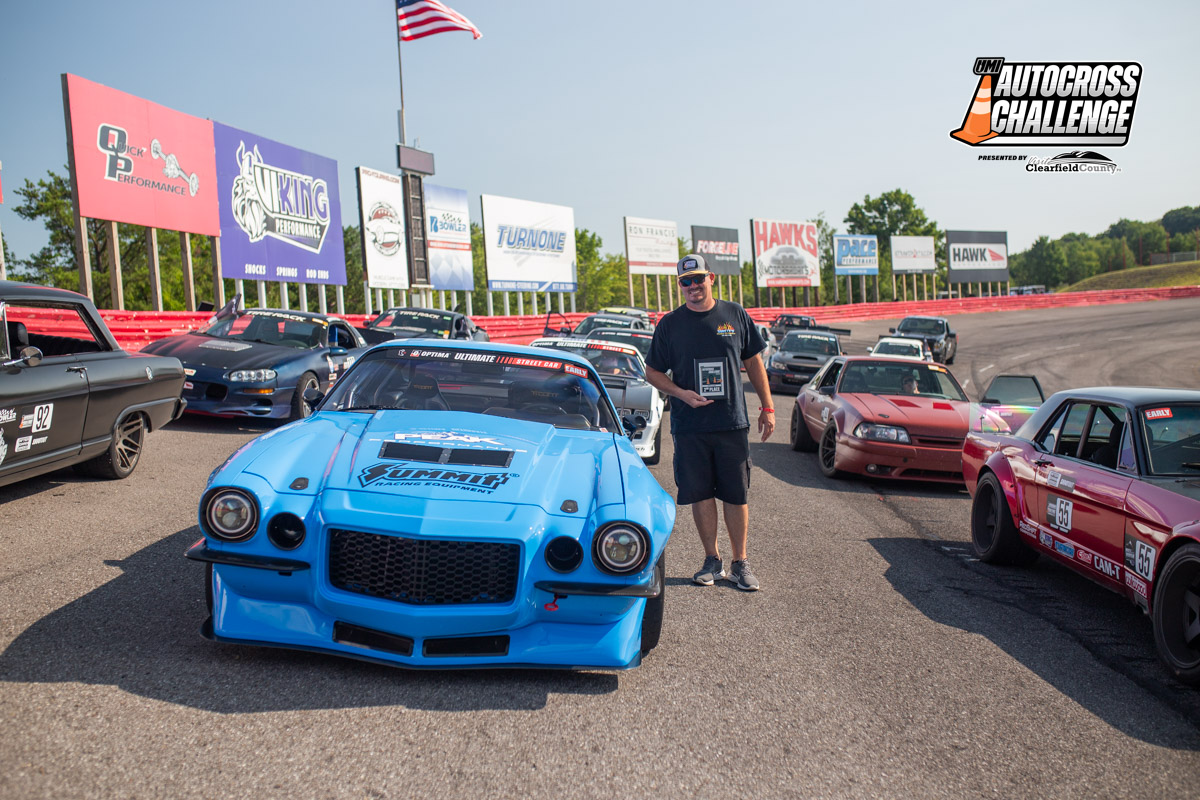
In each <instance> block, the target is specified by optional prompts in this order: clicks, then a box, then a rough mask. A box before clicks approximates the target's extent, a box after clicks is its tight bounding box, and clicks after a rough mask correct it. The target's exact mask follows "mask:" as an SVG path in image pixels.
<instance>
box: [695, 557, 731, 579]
mask: <svg viewBox="0 0 1200 800" xmlns="http://www.w3.org/2000/svg"><path fill="white" fill-rule="evenodd" d="M724 577H725V565H724V564H722V563H721V559H720V558H719V557H717V556H706V557H705V559H704V566H703V567H701V568H700V571H699V572H697V573H696V574H695V575H693V576H692V581H693V582H694V583H698V584H700V585H701V586H712V585H713V583H714V582H716V581H719V580H721V578H724Z"/></svg>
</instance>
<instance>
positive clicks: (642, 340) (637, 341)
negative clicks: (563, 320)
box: [591, 329, 654, 358]
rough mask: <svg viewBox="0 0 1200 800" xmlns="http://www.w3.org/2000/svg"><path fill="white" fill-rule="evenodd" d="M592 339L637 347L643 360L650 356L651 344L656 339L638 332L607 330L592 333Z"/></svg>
mask: <svg viewBox="0 0 1200 800" xmlns="http://www.w3.org/2000/svg"><path fill="white" fill-rule="evenodd" d="M591 337H592V338H593V339H603V340H604V341H606V342H620V343H621V344H627V345H629V346H630V347H636V348H637V349H638V352H640V353H641V354H642V358H645V357H646V356H648V355H650V342H651V341H653V339H654V337H653V336H651V335H650V334H648V333H641V332H638V331H613V330H606V329H601V330H597V331H592V333H591Z"/></svg>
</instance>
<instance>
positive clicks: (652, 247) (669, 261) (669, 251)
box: [625, 217, 679, 275]
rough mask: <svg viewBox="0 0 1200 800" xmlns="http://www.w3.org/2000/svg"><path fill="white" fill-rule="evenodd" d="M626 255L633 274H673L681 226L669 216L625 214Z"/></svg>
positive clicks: (677, 257)
mask: <svg viewBox="0 0 1200 800" xmlns="http://www.w3.org/2000/svg"><path fill="white" fill-rule="evenodd" d="M625 258H626V260H627V261H628V262H629V272H630V274H631V275H674V274H675V265H676V264H677V263H678V262H679V229H678V228H677V227H676V225H675V223H674V222H667V221H666V220H661V219H643V218H641V217H625Z"/></svg>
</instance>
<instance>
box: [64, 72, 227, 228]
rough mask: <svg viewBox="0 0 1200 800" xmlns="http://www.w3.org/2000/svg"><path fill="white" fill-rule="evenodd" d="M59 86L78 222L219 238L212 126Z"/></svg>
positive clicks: (69, 79) (129, 98) (125, 98)
mask: <svg viewBox="0 0 1200 800" xmlns="http://www.w3.org/2000/svg"><path fill="white" fill-rule="evenodd" d="M62 86H63V101H64V105H65V106H66V113H67V134H68V137H69V141H68V142H67V146H68V147H69V148H70V150H71V156H72V160H73V161H74V165H75V172H74V179H75V184H76V187H77V188H78V191H79V214H80V215H81V216H84V217H91V218H93V219H105V220H114V221H116V222H127V223H129V224H131V225H145V226H147V227H150V228H165V229H167V230H173V231H187V232H188V233H196V234H201V235H205V236H216V235H217V234H219V233H220V232H221V225H220V221H219V220H218V218H217V167H216V161H215V159H214V156H213V124H212V123H211V122H210V121H208V120H206V119H200V118H198V117H193V116H189V115H187V114H184V113H181V112H179V111H175V110H173V109H170V108H167V107H166V106H160V105H158V104H157V103H151V102H150V101H149V100H143V99H142V98H140V97H135V96H134V95H131V94H126V93H125V92H120V91H117V90H116V89H110V88H109V87H107V86H103V85H101V84H99V83H93V82H92V81H89V80H86V79H84V78H81V77H79V76H78V75H70V74H67V75H63V76H62Z"/></svg>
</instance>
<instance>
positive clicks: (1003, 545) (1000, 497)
mask: <svg viewBox="0 0 1200 800" xmlns="http://www.w3.org/2000/svg"><path fill="white" fill-rule="evenodd" d="M971 544H972V545H974V547H975V555H976V556H978V557H979V560H980V561H986V562H987V563H989V564H1012V565H1015V566H1022V567H1023V566H1028V565H1030V564H1032V563H1033V562H1034V561H1037V557H1038V554H1037V551H1035V550H1033V549H1032V548H1030V547H1027V546H1026V545H1025V543H1024V542H1022V541H1021V534H1020V533H1018V532H1017V526H1016V525H1014V524H1013V518H1012V512H1011V511H1009V510H1008V501H1007V500H1006V499H1005V498H1004V490H1003V489H1001V488H1000V479H999V478H997V477H996V475H995V474H994V473H991V472H987V473H984V476H983V477H982V478H981V479H980V480H979V485H978V486H976V487H975V501H974V503H973V504H972V505H971Z"/></svg>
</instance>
